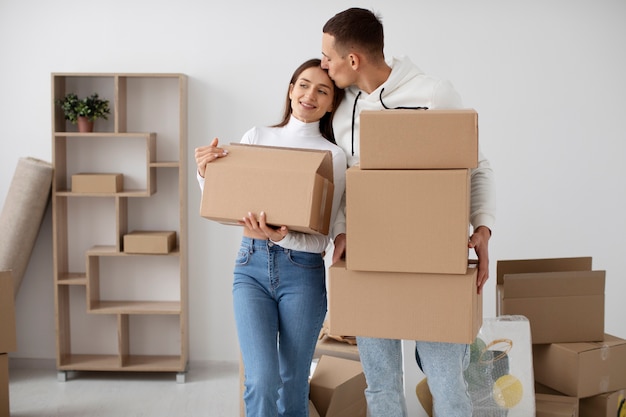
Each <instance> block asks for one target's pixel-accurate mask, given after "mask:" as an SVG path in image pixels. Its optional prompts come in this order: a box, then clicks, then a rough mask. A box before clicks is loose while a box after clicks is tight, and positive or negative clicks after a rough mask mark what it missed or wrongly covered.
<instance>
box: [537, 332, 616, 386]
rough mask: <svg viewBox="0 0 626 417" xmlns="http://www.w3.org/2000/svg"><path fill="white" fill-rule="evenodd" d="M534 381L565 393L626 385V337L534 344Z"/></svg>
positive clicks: (606, 336) (608, 336)
mask: <svg viewBox="0 0 626 417" xmlns="http://www.w3.org/2000/svg"><path fill="white" fill-rule="evenodd" d="M533 369H534V373H535V381H537V382H539V383H540V384H543V385H545V386H547V387H550V388H552V389H555V390H557V391H559V392H562V393H564V394H566V395H569V396H572V397H578V398H585V397H592V396H594V395H598V394H603V393H606V392H611V391H616V390H620V389H622V388H623V387H626V340H624V339H620V338H618V337H615V336H611V335H608V334H606V335H605V336H604V341H602V342H585V343H552V344H546V345H533Z"/></svg>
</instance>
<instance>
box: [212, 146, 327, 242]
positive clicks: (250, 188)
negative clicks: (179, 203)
mask: <svg viewBox="0 0 626 417" xmlns="http://www.w3.org/2000/svg"><path fill="white" fill-rule="evenodd" d="M223 148H224V149H227V150H228V151H229V155H228V156H227V157H225V158H219V159H217V160H215V161H214V162H211V163H210V164H207V169H206V174H205V180H204V190H203V193H202V204H201V207H200V215H201V216H202V217H206V218H207V219H210V220H215V221H218V222H221V223H225V224H234V225H237V224H238V222H239V221H240V220H241V219H242V218H243V217H244V216H246V215H247V214H248V212H252V213H255V214H257V215H258V214H259V213H260V212H261V211H264V212H265V213H266V215H267V222H268V223H269V224H272V225H274V226H281V225H285V226H287V227H289V229H290V230H295V231H299V232H304V233H321V234H328V229H329V224H330V215H331V208H332V202H333V191H334V184H333V164H332V155H331V153H330V151H319V150H312V149H294V148H279V147H269V146H255V145H241V144H231V145H227V146H223Z"/></svg>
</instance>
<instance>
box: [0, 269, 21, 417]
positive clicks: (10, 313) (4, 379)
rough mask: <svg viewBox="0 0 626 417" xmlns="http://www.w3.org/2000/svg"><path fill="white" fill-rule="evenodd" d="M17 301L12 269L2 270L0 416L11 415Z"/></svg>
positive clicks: (0, 281)
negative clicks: (11, 367)
mask: <svg viewBox="0 0 626 417" xmlns="http://www.w3.org/2000/svg"><path fill="white" fill-rule="evenodd" d="M16 345H17V342H16V335H15V301H14V293H13V275H12V274H11V271H0V417H5V416H7V417H8V416H9V410H10V407H9V355H8V352H13V351H15V350H16V348H17V347H16Z"/></svg>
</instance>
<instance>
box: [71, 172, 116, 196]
mask: <svg viewBox="0 0 626 417" xmlns="http://www.w3.org/2000/svg"><path fill="white" fill-rule="evenodd" d="M123 189H124V175H123V174H116V173H111V174H91V173H81V174H74V175H72V192H73V193H118V192H120V191H122V190H123Z"/></svg>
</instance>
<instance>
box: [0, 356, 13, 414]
mask: <svg viewBox="0 0 626 417" xmlns="http://www.w3.org/2000/svg"><path fill="white" fill-rule="evenodd" d="M10 410H11V407H10V404H9V355H8V354H6V353H0V417H9V416H10V415H11V413H10Z"/></svg>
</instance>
